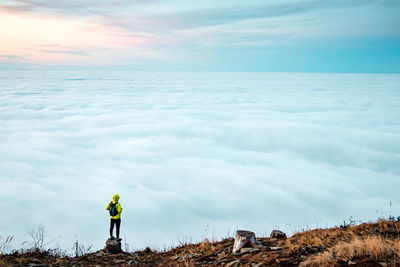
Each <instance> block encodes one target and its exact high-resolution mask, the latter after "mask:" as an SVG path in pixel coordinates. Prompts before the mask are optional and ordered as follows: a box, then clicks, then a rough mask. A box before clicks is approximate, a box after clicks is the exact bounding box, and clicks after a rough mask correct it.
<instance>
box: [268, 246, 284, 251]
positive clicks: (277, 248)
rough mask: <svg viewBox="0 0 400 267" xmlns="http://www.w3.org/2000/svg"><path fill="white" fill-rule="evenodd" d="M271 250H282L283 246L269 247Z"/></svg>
mask: <svg viewBox="0 0 400 267" xmlns="http://www.w3.org/2000/svg"><path fill="white" fill-rule="evenodd" d="M269 249H270V250H272V251H277V250H281V249H282V248H281V247H269Z"/></svg>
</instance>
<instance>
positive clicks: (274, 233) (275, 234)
mask: <svg viewBox="0 0 400 267" xmlns="http://www.w3.org/2000/svg"><path fill="white" fill-rule="evenodd" d="M270 237H271V238H276V239H286V234H285V233H284V232H282V231H280V230H272V232H271V235H270Z"/></svg>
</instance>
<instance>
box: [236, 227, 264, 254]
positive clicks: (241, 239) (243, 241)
mask: <svg viewBox="0 0 400 267" xmlns="http://www.w3.org/2000/svg"><path fill="white" fill-rule="evenodd" d="M256 245H258V243H257V241H256V235H255V234H254V233H253V232H251V231H245V230H238V231H236V236H235V243H234V244H233V249H232V253H238V252H240V250H241V249H242V248H244V247H252V246H256Z"/></svg>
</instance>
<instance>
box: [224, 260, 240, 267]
mask: <svg viewBox="0 0 400 267" xmlns="http://www.w3.org/2000/svg"><path fill="white" fill-rule="evenodd" d="M239 264H240V260H235V261H231V262H229V263H227V264H226V267H238V266H239Z"/></svg>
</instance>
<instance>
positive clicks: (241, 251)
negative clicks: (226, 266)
mask: <svg viewBox="0 0 400 267" xmlns="http://www.w3.org/2000/svg"><path fill="white" fill-rule="evenodd" d="M252 249H253V248H241V249H240V254H245V253H248V252H250V250H252Z"/></svg>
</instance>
